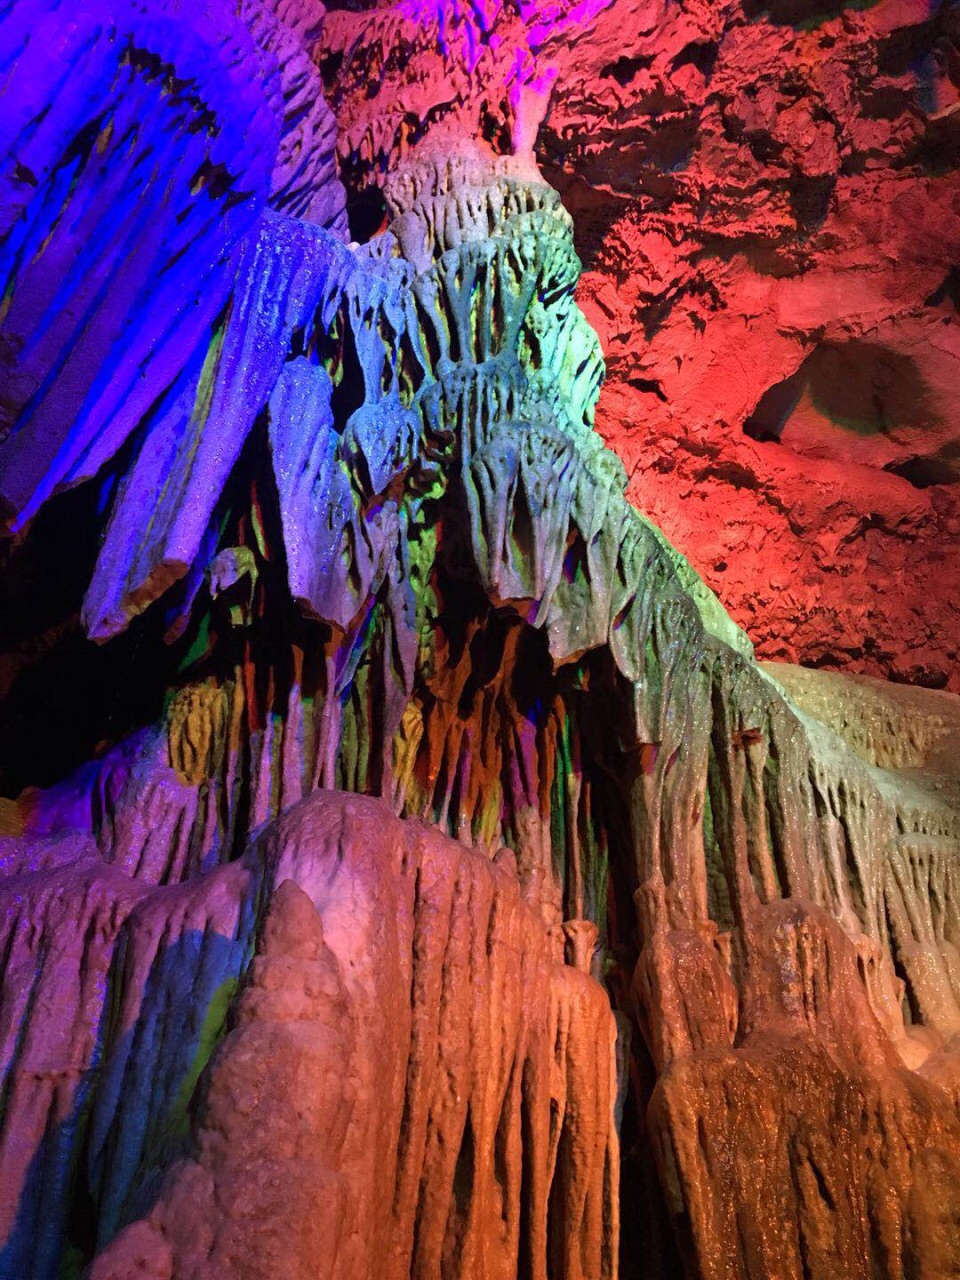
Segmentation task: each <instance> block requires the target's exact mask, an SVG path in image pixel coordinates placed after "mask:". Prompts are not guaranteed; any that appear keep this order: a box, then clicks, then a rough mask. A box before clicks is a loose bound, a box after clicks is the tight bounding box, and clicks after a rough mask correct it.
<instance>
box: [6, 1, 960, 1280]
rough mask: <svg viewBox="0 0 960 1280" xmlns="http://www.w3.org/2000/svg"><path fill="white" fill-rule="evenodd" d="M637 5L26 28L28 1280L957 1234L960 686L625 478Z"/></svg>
mask: <svg viewBox="0 0 960 1280" xmlns="http://www.w3.org/2000/svg"><path fill="white" fill-rule="evenodd" d="M609 7H610V6H609V5H605V4H603V3H598V2H594V0H591V2H590V3H588V4H587V5H586V6H565V5H562V4H561V5H558V6H556V9H557V12H556V14H554V15H553V18H552V20H551V21H552V25H551V27H550V31H552V32H553V33H554V34H553V35H551V34H550V33H549V32H547V31H546V29H541V28H540V27H538V26H537V23H538V22H539V21H540V19H539V18H538V17H537V15H536V13H534V12H533V9H532V8H531V7H530V6H527V5H525V4H517V5H514V6H506V5H504V6H500V5H498V4H493V5H491V6H488V8H489V12H487V10H486V9H485V8H484V6H481V5H478V6H474V7H472V8H470V10H469V11H468V9H467V8H466V7H462V6H460V5H459V4H456V5H452V6H446V7H443V6H442V7H441V10H440V12H439V14H438V13H435V12H433V10H432V9H431V8H430V6H428V5H426V4H422V5H412V6H410V5H407V6H397V7H396V8H387V7H381V8H377V9H373V10H370V11H368V9H367V6H365V5H362V4H358V5H348V6H345V7H344V8H343V9H339V8H334V7H332V8H331V12H330V13H329V14H327V15H324V12H323V10H322V8H321V6H319V5H308V4H304V5H302V6H299V5H293V4H291V5H286V4H283V3H271V0H249V3H244V4H242V5H239V6H235V5H233V4H232V3H228V2H227V0H203V2H202V3H199V4H198V5H197V6H196V12H194V13H192V14H191V15H185V14H184V13H183V12H182V11H181V9H180V7H179V6H178V5H176V4H174V3H172V0H171V2H168V0H145V2H144V4H143V5H141V6H140V7H139V8H138V9H137V10H136V11H135V12H133V11H131V12H125V11H123V12H121V9H120V8H119V7H117V8H116V9H115V8H114V7H111V6H110V5H109V4H108V3H106V0H104V3H102V4H101V3H99V0H98V3H97V4H91V5H90V6H81V9H80V11H79V12H76V13H72V14H70V15H69V16H68V15H67V14H66V13H65V6H63V5H62V4H61V3H60V0H20V2H19V3H18V4H17V5H16V6H14V7H13V8H11V9H10V10H9V11H2V12H0V75H2V77H3V80H2V83H3V86H4V88H3V92H4V94H5V95H6V98H5V100H6V101H7V103H8V104H16V110H10V111H9V113H8V118H7V119H6V120H5V121H4V122H3V124H2V125H0V137H2V140H3V153H4V155H5V156H7V158H8V161H9V163H8V165H7V168H5V169H4V170H3V175H2V180H3V183H4V184H5V185H4V186H3V201H2V204H0V212H2V216H3V221H2V223H0V276H2V282H3V288H2V303H0V362H2V363H3V367H4V389H3V391H2V392H0V415H2V416H0V512H2V515H3V518H4V522H5V527H6V530H7V536H6V537H5V538H4V540H3V542H2V543H0V612H2V616H3V618H4V623H3V631H2V659H0V677H2V685H0V687H2V689H3V693H4V696H3V702H2V705H0V737H2V738H3V757H2V765H3V779H4V781H3V786H4V798H3V799H0V832H2V834H0V897H2V899H3V913H2V917H0V992H2V995H0V1043H2V1046H3V1054H2V1095H0V1097H2V1103H0V1277H2V1278H3V1280H7V1278H9V1280H61V1278H62V1277H73V1276H87V1277H89V1280H132V1278H133V1277H136V1276H148V1277H151V1280H366V1278H367V1277H374V1276H376V1277H383V1280H406V1278H407V1277H411V1278H417V1280H436V1278H438V1277H442V1278H443V1280H521V1278H523V1280H548V1278H549V1280H615V1277H618V1276H619V1277H622V1278H623V1280H631V1278H632V1277H637V1278H638V1280H639V1278H640V1277H643V1278H644V1280H650V1278H653V1280H672V1278H673V1277H690V1278H693V1277H703V1278H706V1280H739V1278H741V1277H743V1278H749V1280H774V1278H775V1277H776V1278H778V1280H787V1278H790V1280H792V1278H793V1277H798V1278H800V1277H803V1278H806V1280H838V1278H841V1277H842V1278H843V1280H879V1278H881V1277H884V1278H889V1280H901V1278H902V1277H911V1280H913V1278H915V1280H941V1278H946V1277H949V1276H958V1275H960V1112H958V1107H960V696H958V695H957V694H956V693H953V692H950V691H947V690H946V689H944V688H939V689H937V688H921V687H912V686H907V685H902V684H891V683H888V682H886V681H884V680H879V679H875V678H872V677H871V676H870V675H865V674H862V673H861V674H855V673H851V672H850V671H843V672H836V671H829V670H822V669H814V668H812V667H809V666H796V665H789V664H786V663H776V662H766V661H765V662H762V663H761V662H759V661H758V660H757V658H756V657H755V654H754V648H753V645H752V644H751V641H750V639H749V638H748V637H747V635H746V634H745V633H744V631H743V630H741V629H740V627H738V626H737V625H736V623H735V622H734V621H733V620H732V618H731V617H730V615H729V614H728V613H727V611H726V610H725V609H724V607H723V606H722V604H721V603H720V601H719V599H718V598H717V596H716V595H715V594H714V593H713V592H712V591H711V590H710V589H709V588H708V587H707V586H706V585H705V583H704V582H703V581H702V579H701V578H700V577H699V576H698V574H697V573H696V572H695V570H694V569H693V568H692V567H691V565H690V563H689V562H688V561H687V560H686V559H685V558H684V557H683V556H682V555H681V554H680V553H679V552H678V551H676V550H675V549H674V548H673V547H672V546H671V545H670V543H669V542H668V541H667V539H666V538H665V536H664V534H663V533H662V532H661V531H660V529H659V528H658V527H657V526H656V525H655V524H654V523H653V522H652V521H651V520H650V519H649V518H648V517H647V515H644V514H642V513H641V512H640V511H639V510H638V509H637V508H636V507H634V506H633V505H632V504H631V502H630V501H628V498H627V496H626V495H627V490H628V477H627V473H626V470H625V467H624V464H623V461H622V460H621V459H620V458H619V457H618V456H617V455H616V453H614V452H613V451H611V450H609V449H607V448H606V447H605V445H604V442H603V439H602V438H601V436H600V434H598V432H597V431H596V429H595V425H594V424H595V412H596V409H597V402H598V398H599V396H600V392H601V386H602V383H603V380H604V376H605V362H604V355H603V351H602V349H601V342H600V339H599V338H598V336H597V333H596V332H595V330H594V329H593V328H592V327H591V325H590V324H589V323H588V322H587V319H586V317H585V315H584V312H583V311H582V310H581V307H580V305H579V303H578V297H579V295H578V294H577V292H576V291H577V289H578V285H579V283H580V281H581V270H582V268H581V261H580V258H579V257H578V254H577V252H576V251H575V247H574V240H575V234H576V225H575V221H574V219H573V218H572V217H571V214H570V212H569V210H568V208H567V207H566V206H565V204H564V203H563V202H562V201H561V199H560V196H559V195H558V193H557V191H556V190H555V189H554V187H553V186H551V185H550V183H549V182H548V181H547V180H546V179H545V177H544V172H543V164H542V161H543V156H542V154H541V153H542V140H543V136H544V130H545V129H546V128H547V125H546V124H545V121H547V120H548V109H549V104H550V101H551V93H552V92H553V87H554V81H555V80H556V78H557V77H556V68H555V67H554V68H553V69H552V70H551V68H550V67H548V68H547V71H544V70H543V66H542V65H541V64H540V63H539V62H538V61H537V54H538V51H540V50H541V48H547V47H549V45H550V41H551V40H552V39H554V38H555V35H556V32H566V33H567V35H566V37H565V38H568V39H571V40H572V39H573V36H574V35H575V34H576V32H577V31H578V30H579V29H580V28H579V27H578V26H577V24H578V23H579V24H582V25H583V29H584V31H585V32H586V33H587V35H586V36H585V37H584V38H585V40H587V41H589V38H590V37H589V32H590V31H591V30H592V29H593V28H592V27H591V25H590V24H591V23H595V22H597V21H600V18H601V17H602V15H603V14H605V13H606V12H607V10H608V9H609ZM640 7H641V8H642V6H640ZM653 7H654V8H655V7H656V6H653ZM696 8H697V7H696V6H693V9H695V10H696ZM408 10H409V12H408ZM528 10H529V11H528ZM588 11H589V12H588ZM630 14H631V15H632V16H631V17H630V18H629V21H632V22H634V23H635V24H640V23H641V19H640V17H638V16H637V13H636V12H635V10H634V9H630ZM598 15H600V16H599V17H598ZM701 16H702V15H701ZM661 18H662V15H661ZM501 19H502V21H503V22H504V23H506V24H507V26H506V27H504V28H503V31H507V30H508V29H509V30H510V31H514V36H516V32H515V27H516V26H517V24H519V25H520V28H521V29H522V32H523V41H525V43H523V44H522V48H521V46H520V45H517V44H516V43H514V44H511V43H510V41H509V40H508V39H507V37H506V35H504V34H501V35H499V36H498V35H496V31H499V30H500V28H498V27H497V23H498V22H500V21H501ZM604 20H606V19H604ZM659 20H660V19H658V21H659ZM787 20H788V19H787V17H785V16H784V15H783V14H780V15H779V17H778V16H777V15H774V16H773V17H770V16H769V15H767V16H765V17H761V18H758V21H761V22H764V23H766V22H774V23H775V22H785V21H787ZM827 20H828V19H827V18H826V17H824V18H823V21H824V22H826V21H827ZM832 20H833V19H832V18H831V19H830V21H832ZM651 21H652V20H651ZM664 21H665V19H664ZM691 21H692V19H691ZM840 21H841V20H840V19H839V18H837V22H838V23H839V22H840ZM818 22H819V20H818ZM511 24H512V25H511ZM358 30H360V31H361V32H362V34H363V39H364V40H365V41H368V42H369V44H371V45H372V44H376V43H377V42H379V47H381V48H382V49H388V48H389V49H392V50H393V54H394V56H393V59H392V60H388V61H387V63H385V66H384V67H383V68H381V71H382V77H383V76H386V77H387V78H389V77H390V76H401V75H404V74H405V75H406V76H407V77H408V79H409V81H410V83H411V84H413V85H414V86H415V87H416V85H418V84H420V83H421V82H420V81H418V80H417V77H416V76H415V75H414V74H413V70H412V68H415V67H416V66H418V65H419V63H418V61H417V60H418V59H419V58H421V57H424V56H427V54H426V53H425V52H424V51H425V50H426V51H427V52H428V53H429V55H430V56H437V57H440V58H442V59H443V60H444V65H445V66H448V67H449V68H450V81H449V85H448V86H447V87H448V89H449V92H450V94H451V97H450V99H449V101H448V100H446V99H445V100H444V105H443V109H442V110H441V109H439V108H438V109H437V110H435V111H433V110H431V111H428V110H426V109H423V110H421V111H420V114H419V115H418V114H417V113H415V112H413V113H412V112H411V110H409V109H406V110H405V111H404V112H403V113H402V121H403V122H404V123H403V129H401V130H400V132H399V134H398V133H397V129H398V128H399V126H397V121H396V120H395V119H394V118H393V116H390V115H387V116H385V117H383V118H382V119H381V120H380V123H379V124H378V125H377V127H376V129H374V128H373V127H372V126H370V125H369V123H368V122H367V120H366V116H365V115H364V112H365V111H367V112H369V110H370V108H369V107H366V108H365V107H364V106H363V104H362V102H360V101H359V99H358V96H357V95H359V94H360V90H361V88H362V86H363V83H364V82H363V80H362V78H361V79H360V80H359V81H358V80H357V62H356V57H357V52H356V51H357V48H359V47H360V45H359V43H357V42H358V41H359V40H360V37H359V36H358V35H357V31H358ZM351 32H352V33H353V36H351V39H353V40H354V43H352V44H351V43H350V41H349V40H348V39H347V36H348V35H350V33H351ZM410 32H416V33H419V34H418V35H417V36H416V39H414V38H413V36H412V35H411V36H410V39H409V41H408V40H407V35H408V34H409V33H410ZM478 32H479V33H480V35H479V36H478V35H477V33H478ZM471 33H473V34H472V35H471ZM481 37H482V38H481ZM511 38H513V37H511ZM516 38H517V39H518V38H519V37H516ZM405 41H407V43H406V44H405ZM538 42H539V43H538ZM364 47H366V46H364ZM404 50H405V51H406V53H405V55H404ZM430 51H432V52H430ZM691 57H692V55H691ZM491 59H492V60H493V61H494V62H495V63H496V65H497V66H498V67H499V69H500V73H501V74H502V85H501V88H502V92H503V94H504V103H505V104H506V107H505V108H504V111H503V113H502V116H496V117H495V112H494V107H498V109H499V105H503V104H499V103H494V102H493V101H492V99H488V97H483V98H482V100H481V101H480V105H479V106H478V104H477V98H476V92H475V91H476V86H477V84H481V85H484V86H487V88H486V89H485V90H484V92H485V93H486V92H487V89H488V88H489V83H490V81H489V79H486V80H485V79H484V77H485V76H489V74H491V73H490V66H491V65H492V63H491ZM694 61H696V60H695V59H694ZM544 65H546V64H544ZM697 65H698V66H699V63H698V64H697ZM364 66H365V67H366V69H367V74H368V76H369V77H371V78H372V77H373V74H374V73H373V69H372V68H373V63H372V62H371V61H370V59H369V58H367V59H366V60H365V62H364ZM551 66H552V64H551ZM617 66H619V64H615V68H614V73H613V74H614V77H615V78H616V77H617V76H618V75H622V76H625V77H627V79H628V80H629V79H630V78H632V75H633V74H635V71H636V69H635V70H634V72H633V73H631V72H630V71H629V68H622V67H621V68H620V70H619V71H617V70H616V67H617ZM485 68H486V69H485ZM641 69H642V68H641ZM382 77H381V82H382ZM445 83H446V82H445ZM423 84H426V85H427V88H426V89H424V88H423V85H421V89H420V90H419V91H422V92H428V91H429V92H434V91H435V88H436V86H435V84H432V82H430V83H429V84H428V82H427V81H426V80H424V82H423ZM325 95H326V96H325ZM401 96H402V95H401ZM367 97H368V98H369V99H370V100H371V101H372V100H373V99H375V98H376V92H371V93H369V94H368V95H367ZM398 100H399V99H398ZM507 108H508V109H507ZM477 112H479V114H478V115H477V118H476V119H474V117H473V115H472V114H471V113H477ZM378 130H379V132H377V131H378ZM398 136H399V137H400V142H399V143H398V142H397V141H396V139H397V137H398ZM375 144H376V145H375ZM664 166H665V171H668V170H669V167H670V166H669V165H668V164H667V163H666V161H664ZM374 177H375V178H376V180H375V181H374ZM808 195H809V192H808ZM811 198H812V197H811ZM364 222H369V224H370V225H369V226H366V227H364V228H363V231H362V233H361V223H364ZM351 237H355V238H351ZM7 618H9V619H10V621H9V623H8V622H7V621H6V619H7ZM931 682H932V683H938V682H939V683H941V684H943V683H949V681H930V682H928V683H931Z"/></svg>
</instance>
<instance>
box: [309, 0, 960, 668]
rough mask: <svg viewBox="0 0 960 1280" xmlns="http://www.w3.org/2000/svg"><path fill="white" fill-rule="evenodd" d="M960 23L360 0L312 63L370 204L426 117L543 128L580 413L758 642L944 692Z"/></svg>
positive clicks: (630, 0)
mask: <svg viewBox="0 0 960 1280" xmlns="http://www.w3.org/2000/svg"><path fill="white" fill-rule="evenodd" d="M357 9H362V10H364V11H363V12H359V13H358V12H355V10H357ZM958 31H960V21H958V18H957V6H956V4H955V3H952V2H951V0H943V2H942V3H937V2H934V0H929V2H928V0H870V2H869V3H864V4H850V3H842V2H840V0H837V2H836V3H833V2H830V0H825V2H821V0H784V2H782V3H779V2H778V3H771V4H767V5H763V4H760V3H753V0H723V2H721V3H716V2H714V0H684V2H683V3H669V2H667V0H615V2H611V0H588V2H587V3H583V4H579V5H566V4H556V5H548V6H544V5H534V4H500V3H487V4H483V5H477V6H468V5H453V6H451V5H443V4H439V3H437V4H426V3H424V4H418V5H409V4H402V3H398V4H394V5H390V6H366V5H352V4H350V5H344V6H342V7H341V6H338V12H337V13H335V14H331V15H330V18H329V20H328V23H327V25H326V28H325V31H324V38H323V46H324V49H325V61H324V62H323V63H322V64H321V65H322V66H323V67H324V69H325V75H326V76H327V80H328V83H329V84H330V87H331V93H332V101H333V102H334V104H335V106H336V109H337V114H338V119H339V121H340V123H341V130H340V137H339V144H338V145H339V151H340V155H341V158H342V161H343V172H344V173H345V176H346V179H347V181H348V183H351V184H352V185H353V186H355V187H356V188H357V189H358V190H359V191H362V192H368V193H369V192H370V191H371V190H372V189H373V188H374V186H375V185H376V186H379V185H380V184H381V182H382V177H381V175H382V173H383V172H384V171H386V170H388V169H390V168H391V167H392V166H393V165H394V164H395V163H396V161H397V159H398V157H402V156H403V155H404V154H405V152H406V151H407V150H409V149H411V148H413V149H415V148H416V145H417V140H418V136H419V133H420V132H421V131H422V128H423V124H422V122H424V121H432V120H451V121H457V122H458V125H459V127H460V128H462V130H463V132H464V133H465V134H468V135H470V136H476V135H478V134H481V133H482V134H483V136H485V137H487V138H488V139H489V140H490V142H491V144H492V145H494V146H495V147H501V148H503V147H505V148H507V149H509V148H510V147H511V146H512V145H513V143H514V141H515V140H516V139H517V138H519V137H520V136H521V135H523V136H526V135H529V136H530V140H531V141H533V140H534V139H535V141H536V154H537V158H538V160H539V162H540V165H541V167H542V169H543V171H544V173H545V174H546V176H547V178H548V180H549V181H550V182H551V183H552V185H554V186H555V187H557V188H558V189H559V190H560V191H561V193H562V194H563V197H564V201H565V203H566V205H567V207H568V208H569V209H570V210H571V212H572V213H573V215H574V221H575V226H576V238H577V245H578V249H579V251H580V254H581V257H583V258H584V261H585V264H586V272H585V275H584V278H583V281H582V283H581V286H580V289H579V291H578V299H579V301H580V305H581V306H582V307H583V309H584V311H585V313H586V315H587V318H588V319H589V321H590V323H591V324H592V325H593V327H594V328H595V329H596V331H597V333H598V334H599V336H600V339H601V343H602V346H603V350H604V353H605V356H606V360H607V369H608V382H607V388H606V391H605V393H604V398H603V401H602V402H601V405H600V411H599V415H598V423H597V425H598V429H599V430H600V432H601V434H602V435H603V436H604V438H605V440H606V441H607V443H608V444H609V445H610V446H611V447H612V448H614V449H615V450H616V451H617V453H618V454H619V455H620V457H621V458H622V459H623V461H624V463H625V465H626V468H627V471H628V474H629V476H630V496H631V498H632V499H633V500H634V501H635V502H636V503H637V505H638V506H639V507H640V508H641V509H642V510H644V511H645V512H647V514H648V515H650V516H651V518H652V519H653V520H654V521H655V522H656V523H657V524H658V525H659V526H660V527H661V528H663V530H664V531H665V532H666V533H667V535H668V536H669V537H670V538H671V539H672V540H673V541H674V542H675V543H676V545H677V546H678V547H679V548H680V549H681V550H683V551H684V553H685V554H686V555H688V556H689V557H690V559H691V561H692V563H693V564H694V566H695V567H696V568H697V569H698V571H699V572H700V573H701V574H702V575H703V577H704V579H705V580H706V581H707V582H708V583H709V584H710V586H711V587H712V588H713V589H714V590H715V591H717V592H718V594H719V595H720V598H721V599H722V600H723V602H724V604H725V605H726V607H727V608H729V609H730V610H731V612H732V613H733V615H734V617H736V619H737V620H738V621H739V622H740V623H741V625H743V626H745V627H746V628H747V629H748V631H749V632H750V635H751V638H752V639H753V640H754V642H755V643H756V644H757V646H758V651H759V652H761V653H762V655H763V656H765V657H768V658H771V659H779V660H786V661H790V662H803V663H805V664H815V665H827V666H834V667H842V668H844V669H849V670H851V671H854V672H863V673H867V674H871V675H880V676H887V675H893V676H894V678H896V679H898V680H903V681H907V682H912V683H923V684H927V685H930V686H932V687H949V688H951V689H953V690H954V691H960V676H958V675H957V672H958V661H957V658H958V654H957V646H956V636H957V626H958V616H957V602H956V600H957V597H956V591H955V590H951V587H952V586H953V585H954V581H955V580H954V579H953V578H948V577H945V575H946V574H947V573H948V572H949V566H950V565H951V564H952V563H953V562H954V561H955V559H956V556H957V549H958V537H960V507H958V501H957V480H958V474H960V473H958V470H957V459H958V453H957V445H956V441H957V433H958V422H957V409H956V396H955V388H956V387H957V385H958V381H960V345H958V337H957V334H958V332H960V328H958V324H957V298H958V294H957V279H956V263H957V260H958V253H960V220H958V218H960V215H958V208H957V184H958V177H957V171H958V140H960V113H958V112H957V110H956V107H957V103H958V101H960V90H958V84H960V71H958V69H957V68H958V66H960V60H958V53H957V50H958V49H960V34H958ZM541 117H542V120H541ZM894 597H895V598H894Z"/></svg>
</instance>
